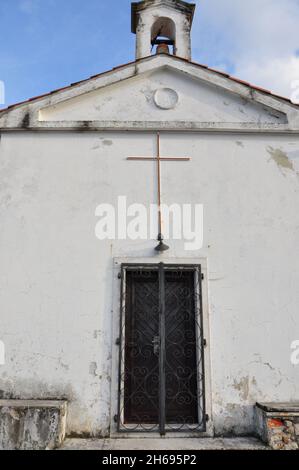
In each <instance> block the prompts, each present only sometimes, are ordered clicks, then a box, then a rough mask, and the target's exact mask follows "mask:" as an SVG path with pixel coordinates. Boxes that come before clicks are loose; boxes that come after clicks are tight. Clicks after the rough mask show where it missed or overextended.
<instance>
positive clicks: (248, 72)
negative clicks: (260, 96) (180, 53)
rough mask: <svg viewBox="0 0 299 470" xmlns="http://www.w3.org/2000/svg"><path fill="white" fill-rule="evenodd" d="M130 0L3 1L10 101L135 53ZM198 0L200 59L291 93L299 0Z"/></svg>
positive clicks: (2, 41) (1, 69)
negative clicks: (131, 29)
mask: <svg viewBox="0 0 299 470" xmlns="http://www.w3.org/2000/svg"><path fill="white" fill-rule="evenodd" d="M130 3H131V0H113V2H112V0H84V1H82V0H0V20H1V23H0V25H1V27H0V81H3V82H4V84H5V90H6V102H5V105H9V104H12V103H14V102H17V101H20V100H24V99H27V98H29V97H32V96H35V95H38V94H41V93H43V92H47V91H50V90H52V89H55V88H57V87H61V86H64V85H67V84H69V83H72V82H75V81H78V80H81V79H83V78H86V77H88V76H90V75H94V74H96V73H99V72H102V71H105V70H108V69H110V68H111V67H115V66H117V65H119V64H123V63H126V62H128V61H131V60H132V59H134V41H135V37H134V35H132V34H131V32H130ZM195 3H196V4H197V13H196V17H195V20H194V26H193V34H192V39H193V59H194V60H195V61H197V62H201V63H203V64H207V65H209V66H211V67H216V68H220V69H222V70H224V71H228V72H229V73H231V74H233V75H235V76H238V77H239V78H241V79H243V80H247V81H250V82H252V83H254V84H256V85H260V86H263V87H265V88H268V89H271V90H273V91H275V92H277V93H280V94H282V95H285V96H289V97H290V96H291V94H292V91H293V90H292V83H294V82H295V81H296V80H297V81H298V82H299V32H298V31H299V0H250V1H248V0H197V1H195ZM112 5H113V8H112ZM297 85H298V84H297Z"/></svg>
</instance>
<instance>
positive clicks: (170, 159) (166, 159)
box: [127, 157, 191, 162]
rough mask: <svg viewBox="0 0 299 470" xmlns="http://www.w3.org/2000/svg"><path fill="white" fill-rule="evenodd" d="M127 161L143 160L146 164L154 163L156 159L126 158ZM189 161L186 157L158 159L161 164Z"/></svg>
mask: <svg viewBox="0 0 299 470" xmlns="http://www.w3.org/2000/svg"><path fill="white" fill-rule="evenodd" d="M127 160H131V161H140V162H142V161H143V160H145V161H146V162H147V161H150V162H155V161H156V160H157V157H128V158H127ZM190 160H191V158H187V157H160V161H161V162H190Z"/></svg>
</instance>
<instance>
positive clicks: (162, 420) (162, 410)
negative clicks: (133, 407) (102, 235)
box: [159, 263, 166, 436]
mask: <svg viewBox="0 0 299 470" xmlns="http://www.w3.org/2000/svg"><path fill="white" fill-rule="evenodd" d="M159 290H160V293H159V304H160V308H159V313H160V321H159V330H160V353H159V354H160V356H159V377H160V391H159V405H160V406H159V428H160V434H161V436H165V434H166V432H165V426H166V376H165V372H166V370H165V359H166V358H165V271H164V264H163V263H160V264H159Z"/></svg>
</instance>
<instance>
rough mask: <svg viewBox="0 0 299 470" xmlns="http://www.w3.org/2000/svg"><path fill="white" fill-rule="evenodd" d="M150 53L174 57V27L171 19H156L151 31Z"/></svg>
mask: <svg viewBox="0 0 299 470" xmlns="http://www.w3.org/2000/svg"><path fill="white" fill-rule="evenodd" d="M151 43H152V53H154V54H156V53H159V52H160V53H161V52H165V53H167V52H168V53H170V54H173V55H176V26H175V23H174V21H173V20H172V19H170V18H166V17H160V18H158V19H157V20H156V21H155V23H154V24H153V26H152V30H151Z"/></svg>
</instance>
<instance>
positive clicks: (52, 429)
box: [0, 400, 67, 450]
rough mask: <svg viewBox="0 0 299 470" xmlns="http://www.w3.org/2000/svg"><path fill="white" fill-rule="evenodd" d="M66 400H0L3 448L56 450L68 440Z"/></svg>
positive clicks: (1, 443)
mask: <svg viewBox="0 0 299 470" xmlns="http://www.w3.org/2000/svg"><path fill="white" fill-rule="evenodd" d="M66 415H67V402H65V401H42V400H40V401H31V400H0V450H53V449H56V448H58V447H60V446H61V445H62V443H63V441H64V439H65V432H66Z"/></svg>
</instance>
